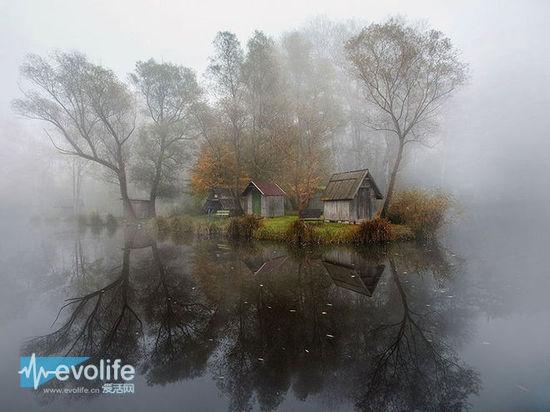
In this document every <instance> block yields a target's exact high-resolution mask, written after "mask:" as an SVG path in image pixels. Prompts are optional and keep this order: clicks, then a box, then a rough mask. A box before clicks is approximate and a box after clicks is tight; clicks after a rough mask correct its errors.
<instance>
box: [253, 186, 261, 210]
mask: <svg viewBox="0 0 550 412" xmlns="http://www.w3.org/2000/svg"><path fill="white" fill-rule="evenodd" d="M252 213H254V214H255V215H258V216H260V215H261V214H262V198H261V195H260V193H258V192H256V191H253V192H252Z"/></svg>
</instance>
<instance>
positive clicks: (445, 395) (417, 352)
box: [357, 257, 479, 410]
mask: <svg viewBox="0 0 550 412" xmlns="http://www.w3.org/2000/svg"><path fill="white" fill-rule="evenodd" d="M389 263H390V269H391V278H392V280H393V282H394V284H395V289H396V291H397V292H398V296H399V302H400V307H401V315H400V316H399V317H398V319H397V321H395V322H391V323H382V324H380V325H377V326H376V327H374V328H372V329H371V330H370V332H369V337H370V339H369V340H367V342H369V346H373V347H374V348H378V349H374V350H373V351H372V352H373V353H374V354H375V355H374V357H372V360H373V361H374V362H373V366H372V367H370V368H365V369H364V370H363V371H362V372H361V373H360V376H361V377H362V378H363V377H364V379H365V380H366V381H367V382H368V384H367V386H366V388H367V390H365V391H363V392H362V393H358V396H357V406H358V407H359V408H360V409H362V410H381V409H387V408H389V409H395V410H403V409H415V410H434V409H435V410H462V409H464V408H465V406H466V405H467V404H466V402H467V399H468V396H469V395H470V394H473V393H477V391H478V390H479V376H478V374H477V373H476V372H475V371H473V370H472V369H470V368H468V367H467V366H465V365H463V364H462V363H461V361H460V360H459V359H458V357H457V355H456V354H455V353H454V351H453V349H452V347H451V346H450V345H449V344H448V343H447V342H446V340H445V336H443V335H442V334H441V333H438V331H436V330H434V325H436V324H437V321H438V316H437V312H436V311H434V310H428V309H424V310H423V311H422V312H420V311H416V310H413V309H412V308H411V306H410V304H409V301H408V296H407V294H406V292H405V288H404V287H403V285H402V283H401V280H400V278H399V275H398V272H397V268H396V262H395V258H394V257H390V258H389ZM370 350H371V348H367V351H370Z"/></svg>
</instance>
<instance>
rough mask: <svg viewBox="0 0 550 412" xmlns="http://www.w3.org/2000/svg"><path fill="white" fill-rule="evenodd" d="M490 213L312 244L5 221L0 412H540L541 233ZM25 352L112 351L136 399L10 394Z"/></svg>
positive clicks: (544, 360)
mask: <svg viewBox="0 0 550 412" xmlns="http://www.w3.org/2000/svg"><path fill="white" fill-rule="evenodd" d="M501 223H502V222H498V221H484V223H483V224H482V225H483V226H480V225H481V223H480V222H476V221H475V219H473V221H470V222H469V223H467V224H462V225H456V226H455V227H452V228H450V229H449V231H448V232H449V233H447V235H446V236H443V237H442V239H441V240H440V242H439V243H430V244H416V243H404V244H396V245H392V246H391V247H388V248H380V249H378V248H370V249H368V250H353V249H349V248H325V249H313V250H308V251H300V250H297V249H296V248H289V247H286V246H285V245H273V244H264V243H253V244H250V245H233V244H229V243H227V242H224V241H213V240H191V239H178V240H173V239H162V238H157V239H155V238H153V237H151V236H149V235H147V234H146V233H145V232H144V231H143V230H141V229H139V228H126V229H120V230H117V231H116V232H114V233H113V232H109V231H107V230H103V231H100V232H93V231H90V230H88V231H85V232H82V231H78V230H76V229H75V228H73V227H71V226H69V225H61V224H58V225H51V224H41V225H32V224H30V223H28V222H25V223H17V222H11V223H6V224H4V230H3V238H2V240H1V243H0V263H1V267H2V269H1V271H2V288H1V291H0V298H1V299H0V309H1V310H0V325H1V331H2V337H1V346H0V349H1V353H2V357H1V358H0V364H1V371H0V377H1V381H0V383H1V385H2V390H1V391H0V400H1V402H0V405H1V406H2V407H1V409H2V410H25V411H31V410H41V411H49V410H52V411H53V410H55V411H60V410H61V411H65V410H75V409H78V410H80V411H97V410H135V411H142V410H143V411H145V410H151V409H155V410H181V409H182V408H183V409H184V410H220V411H224V410H230V411H244V410H282V411H293V410H295V411H301V410H304V411H314V410H315V411H318V410H388V409H389V410H411V409H416V410H461V409H465V408H472V409H475V410H548V409H550V316H549V315H550V303H549V301H550V299H549V298H548V291H549V290H550V281H549V277H548V263H549V262H550V258H549V254H548V252H547V245H548V241H547V240H548V239H545V238H544V236H542V235H541V236H539V235H537V234H536V231H530V232H529V234H527V235H525V238H524V239H522V240H521V242H518V239H517V238H515V237H514V233H516V232H515V231H514V229H513V228H510V227H505V226H503V225H502V224H501ZM496 228H498V230H497V229H496ZM33 352H34V353H36V354H40V355H56V354H57V355H59V354H60V355H63V354H71V355H73V356H90V357H92V358H95V359H98V358H110V359H114V358H117V357H120V358H121V359H123V361H124V362H125V363H130V364H132V365H134V366H135V367H136V370H137V377H136V379H135V381H134V382H135V394H133V395H66V394H65V395H59V394H56V395H52V394H44V393H43V392H41V391H40V390H38V391H33V390H24V389H20V388H19V387H18V379H19V378H18V375H17V370H18V367H19V356H20V355H29V354H31V353H33ZM48 385H50V387H55V386H52V385H51V384H47V385H44V386H45V387H48ZM80 385H81V384H80ZM68 386H69V387H70V386H71V383H66V384H65V385H64V387H68ZM74 386H78V385H74ZM92 386H95V387H96V386H98V385H97V384H94V385H92Z"/></svg>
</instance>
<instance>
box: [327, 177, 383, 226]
mask: <svg viewBox="0 0 550 412" xmlns="http://www.w3.org/2000/svg"><path fill="white" fill-rule="evenodd" d="M382 198H383V196H382V193H380V190H379V189H378V186H376V183H375V182H374V179H373V178H372V176H371V175H370V173H369V171H368V169H362V170H353V171H350V172H343V173H335V174H333V175H332V176H331V178H330V180H329V182H328V184H327V187H326V188H325V191H324V193H323V195H322V197H321V200H322V201H323V215H324V218H325V220H330V221H343V222H353V223H357V222H360V221H362V220H368V219H372V218H373V216H374V214H375V212H376V205H375V200H376V199H382Z"/></svg>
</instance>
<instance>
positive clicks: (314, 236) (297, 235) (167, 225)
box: [151, 216, 415, 245]
mask: <svg viewBox="0 0 550 412" xmlns="http://www.w3.org/2000/svg"><path fill="white" fill-rule="evenodd" d="M241 219H242V218H241ZM298 221H299V219H298V217H297V216H281V217H274V218H263V219H259V222H258V223H259V225H258V226H257V227H254V229H253V230H252V231H251V232H250V231H247V232H246V233H247V236H246V237H247V238H248V239H250V238H251V239H254V240H262V241H273V242H284V243H293V244H316V245H344V244H350V245H351V244H354V243H356V240H354V239H356V236H355V235H356V233H357V230H358V228H359V227H360V225H353V224H347V223H337V222H325V221H322V220H304V221H301V222H300V223H299V224H297V222H298ZM232 222H233V223H232ZM234 222H235V221H234V220H232V219H228V218H216V217H207V216H172V217H162V216H159V217H156V218H154V219H152V221H151V223H152V225H153V227H154V228H155V229H156V230H157V231H158V232H159V233H160V234H161V235H163V236H167V235H171V236H173V237H176V238H180V237H183V236H187V235H195V236H198V237H212V236H225V237H230V238H235V235H234V233H235V231H236V228H235V227H234ZM389 227H390V230H389V238H388V240H387V241H389V242H395V241H402V240H412V239H414V238H415V236H414V233H413V232H412V230H411V229H410V228H409V227H408V226H406V225H397V224H389Z"/></svg>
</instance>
